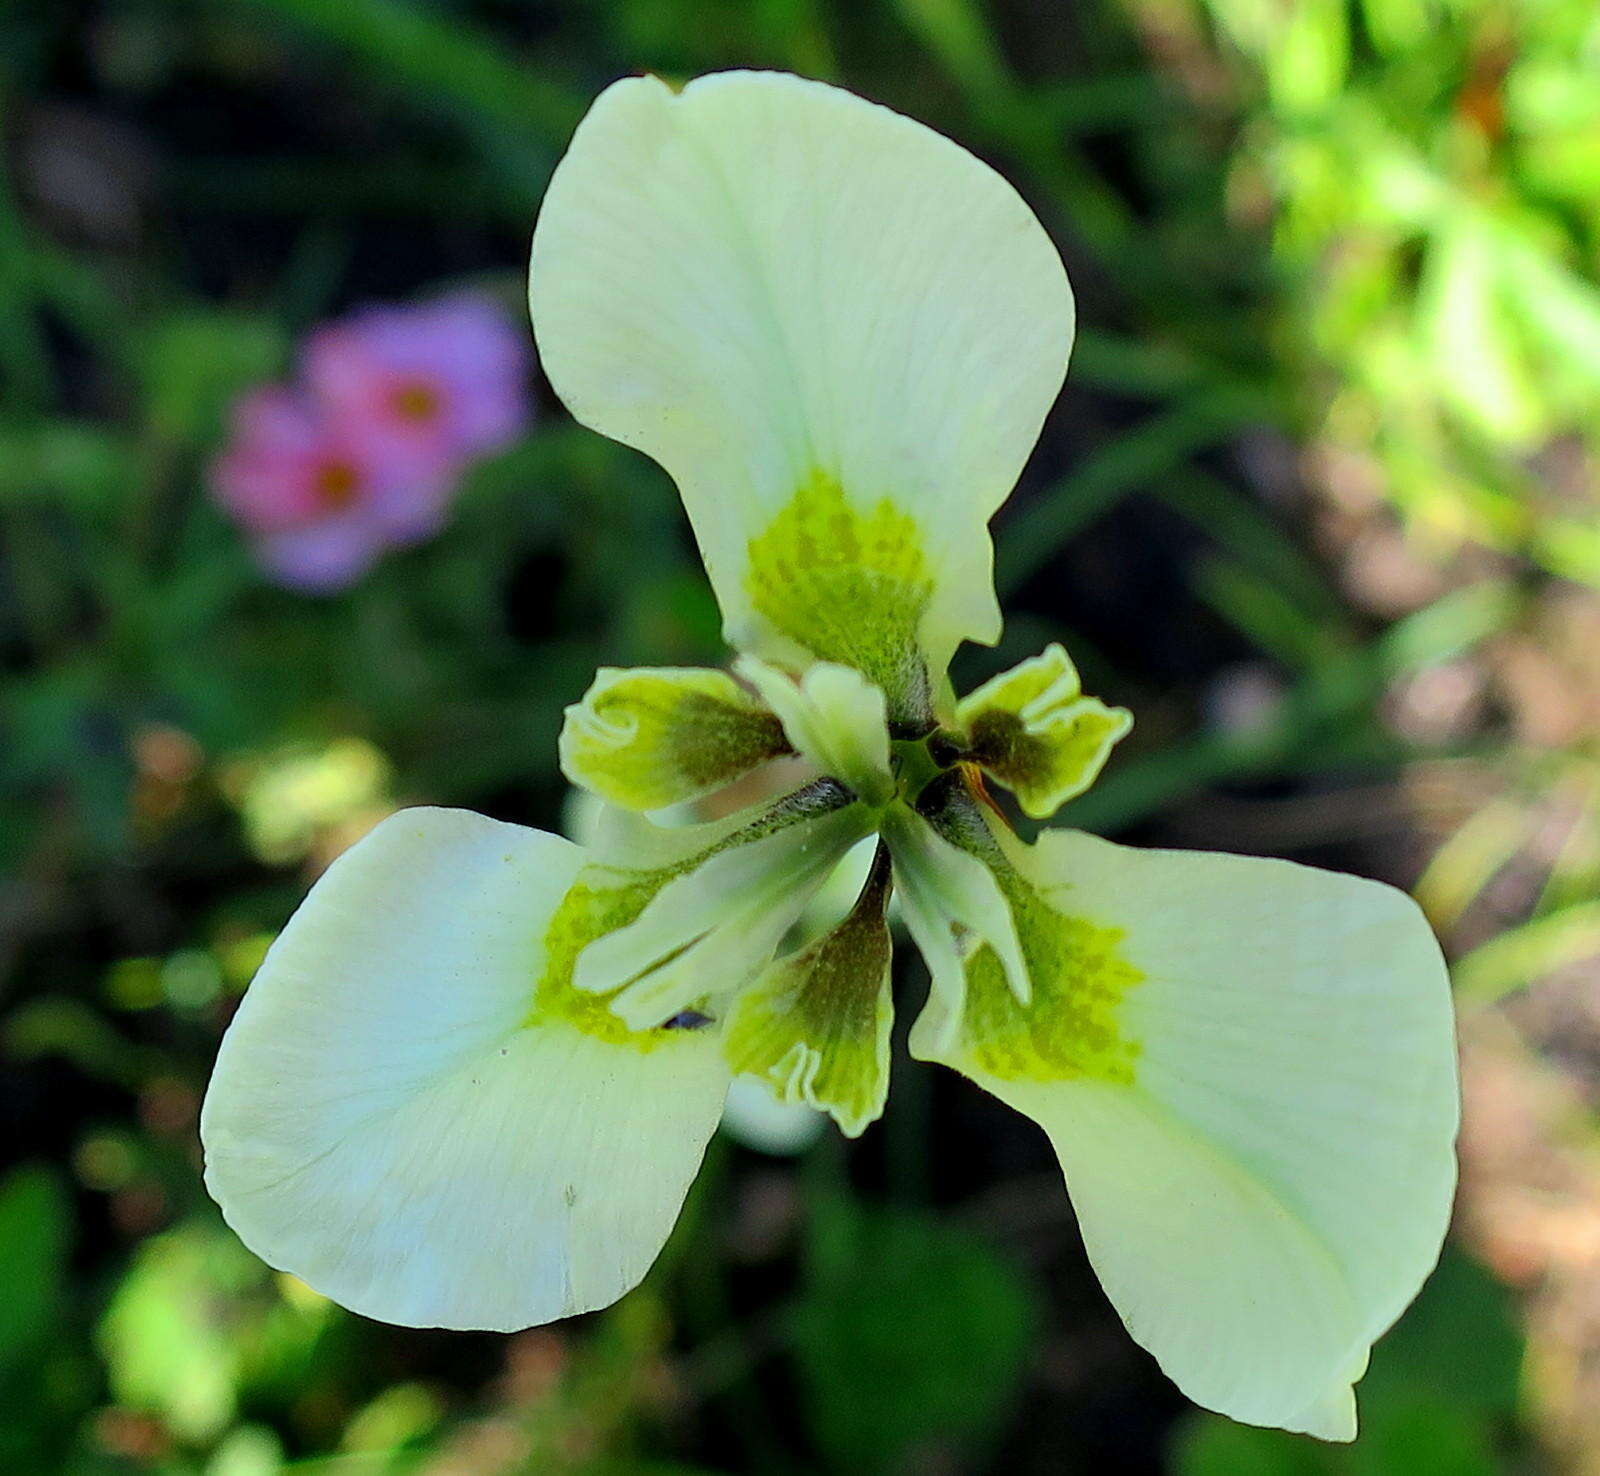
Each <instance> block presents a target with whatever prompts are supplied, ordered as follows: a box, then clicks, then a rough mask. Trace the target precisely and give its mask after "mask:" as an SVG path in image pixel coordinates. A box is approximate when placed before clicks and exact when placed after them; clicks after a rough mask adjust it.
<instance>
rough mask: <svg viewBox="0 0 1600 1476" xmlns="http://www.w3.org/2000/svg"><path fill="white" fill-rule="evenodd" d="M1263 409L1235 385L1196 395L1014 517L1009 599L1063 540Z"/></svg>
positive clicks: (1004, 591)
mask: <svg viewBox="0 0 1600 1476" xmlns="http://www.w3.org/2000/svg"><path fill="white" fill-rule="evenodd" d="M1262 413H1263V402H1262V399H1261V397H1260V396H1259V395H1257V394H1255V393H1253V392H1251V391H1249V390H1246V389H1244V388H1242V387H1229V388H1227V389H1219V390H1212V391H1209V392H1207V393H1204V394H1200V395H1196V396H1195V397H1194V398H1192V399H1190V400H1186V401H1184V402H1183V403H1181V404H1179V405H1175V406H1173V407H1172V408H1171V409H1168V410H1164V411H1162V412H1160V413H1159V414H1156V415H1152V416H1151V417H1150V418H1149V419H1148V420H1146V421H1144V422H1143V423H1142V424H1141V425H1138V426H1136V427H1135V428H1134V429H1133V430H1131V431H1129V432H1128V433H1127V434H1126V435H1123V436H1119V437H1118V438H1117V439H1116V440H1115V441H1113V442H1112V443H1111V444H1110V445H1109V446H1106V447H1104V448H1103V449H1102V450H1100V451H1099V452H1097V453H1096V454H1095V455H1094V456H1091V457H1090V458H1089V459H1088V460H1087V461H1085V462H1084V463H1082V464H1081V465H1080V466H1078V467H1076V468H1074V469H1073V470H1072V471H1071V472H1069V473H1067V475H1066V476H1064V477H1062V478H1061V479H1060V480H1059V481H1057V482H1056V483H1054V484H1053V485H1052V486H1050V487H1047V488H1046V489H1045V490H1044V491H1043V492H1042V493H1041V494H1040V495H1039V496H1038V497H1037V498H1036V499H1035V500H1034V501H1033V502H1032V503H1031V504H1030V505H1028V506H1026V507H1024V508H1022V509H1021V510H1020V511H1018V512H1017V513H1016V514H1014V515H1013V516H1012V517H1011V518H1010V519H1009V520H1008V521H1007V523H1006V525H1005V527H1004V528H1003V530H1002V533H1001V538H1000V546H999V548H998V549H997V550H996V553H995V584H996V586H997V587H998V589H999V591H1000V594H1001V595H1002V597H1004V596H1006V595H1009V594H1014V593H1015V592H1016V591H1017V589H1018V588H1019V587H1020V586H1021V585H1023V584H1025V583H1026V582H1027V581H1028V580H1029V579H1030V578H1032V576H1033V575H1035V574H1037V573H1038V572H1039V571H1040V570H1041V569H1043V568H1044V567H1045V565H1046V564H1047V563H1049V561H1050V558H1051V556H1052V555H1053V554H1054V553H1055V551H1056V549H1057V548H1059V547H1060V546H1061V544H1062V543H1064V542H1065V541H1066V540H1067V539H1068V538H1070V537H1072V536H1073V534H1075V533H1077V532H1079V531H1081V530H1082V529H1083V528H1085V527H1087V526H1088V525H1089V524H1090V523H1092V522H1093V521H1094V520H1095V519H1096V518H1099V517H1101V516H1103V515H1104V514H1105V513H1107V512H1109V511H1110V510H1111V509H1112V508H1113V507H1114V506H1115V505H1116V504H1117V503H1118V502H1119V501H1121V499H1122V498H1123V497H1125V496H1127V495H1128V494H1129V493H1131V492H1138V491H1141V490H1144V489H1146V488H1148V487H1149V486H1150V484H1152V483H1153V482H1156V481H1158V480H1161V479H1164V478H1166V477H1169V476H1171V475H1172V473H1173V471H1174V470H1175V468H1177V467H1178V466H1180V465H1181V464H1182V463H1183V462H1184V461H1185V460H1186V459H1187V458H1188V457H1190V456H1192V455H1193V454H1194V453H1195V452H1197V451H1200V450H1203V449H1204V448H1206V447H1207V446H1212V445H1215V444H1216V443H1217V442H1218V441H1221V440H1224V439H1226V438H1227V437H1228V436H1229V435H1231V434H1233V433H1234V432H1235V431H1237V430H1238V429H1239V427H1240V426H1241V425H1244V424H1246V423H1248V422H1249V421H1251V420H1254V419H1258V418H1260V416H1261V415H1262Z"/></svg>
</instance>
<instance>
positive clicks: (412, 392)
mask: <svg viewBox="0 0 1600 1476" xmlns="http://www.w3.org/2000/svg"><path fill="white" fill-rule="evenodd" d="M390 403H391V404H392V405H393V406H394V411H395V414H396V415H398V416H399V417H400V418H401V419H402V420H409V421H411V422H412V423H413V424H414V425H424V424H426V423H427V422H428V421H430V420H432V419H433V418H434V417H435V416H437V415H438V413H439V395H438V392H437V391H436V390H435V389H434V388H433V387H432V386H431V385H429V384H425V383H423V382H422V381H421V380H417V379H414V380H411V381H410V382H409V383H407V384H403V385H401V386H400V387H399V388H398V389H396V390H395V392H394V394H393V396H392V397H391V399H390Z"/></svg>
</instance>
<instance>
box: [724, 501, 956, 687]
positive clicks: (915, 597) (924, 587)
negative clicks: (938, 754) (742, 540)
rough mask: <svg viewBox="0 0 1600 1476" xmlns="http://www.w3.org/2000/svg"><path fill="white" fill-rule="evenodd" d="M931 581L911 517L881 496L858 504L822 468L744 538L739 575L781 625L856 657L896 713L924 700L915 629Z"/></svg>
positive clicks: (790, 633)
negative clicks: (744, 565)
mask: <svg viewBox="0 0 1600 1476" xmlns="http://www.w3.org/2000/svg"><path fill="white" fill-rule="evenodd" d="M933 583H934V581H933V574H932V571H931V568H930V565H929V562H928V558H927V555H926V553H925V551H924V548H923V543H922V538H921V534H920V532H919V530H918V528H917V524H916V521H915V520H914V519H913V518H912V517H911V516H910V515H909V514H907V513H905V512H903V511H902V510H901V509H900V508H898V507H896V506H895V504H894V503H893V502H892V501H890V500H889V499H888V498H884V499H883V500H882V501H880V502H879V503H878V504H877V505H876V506H875V507H873V508H872V510H871V511H870V512H866V513H862V512H859V511H857V509H856V508H855V507H853V506H852V505H851V504H850V502H849V501H848V500H847V499H846V497H845V494H844V489H843V488H842V487H841V486H840V485H839V483H838V481H837V480H835V479H834V478H833V477H831V476H828V475H827V474H826V473H824V472H821V471H818V472H814V473H813V474H812V477H811V480H810V481H808V482H807V483H806V484H805V485H804V486H802V487H801V488H800V490H799V491H798V492H796V493H795V495H794V497H793V498H792V499H791V500H790V502H789V503H788V505H787V506H786V507H784V508H783V510H782V511H781V512H779V514H778V515H777V517H775V518H774V519H773V520H772V522H771V523H770V524H769V525H768V527H767V529H766V531H765V532H763V533H761V534H759V535H758V536H757V537H755V538H752V539H751V540H750V546H749V567H748V569H747V571H746V574H745V585H746V592H747V593H748V595H749V597H750V602H751V604H752V605H753V606H754V607H755V609H756V611H757V613H758V614H759V615H761V616H762V618H763V619H765V620H766V621H767V622H768V623H769V624H770V625H771V626H772V627H773V629H774V630H776V631H777V632H778V634H780V635H782V636H784V637H785V638H787V639H788V640H790V641H793V642H794V643H795V644H796V645H798V646H801V647H803V648H804V649H805V651H806V652H808V653H809V654H810V655H811V656H813V657H815V658H816V659H818V660H821V661H833V662H837V663H839V664H840V665H842V666H853V667H854V668H855V669H856V670H857V671H859V672H861V673H862V674H863V675H865V676H866V677H867V678H868V679H869V680H870V681H872V682H873V683H875V684H876V685H877V686H879V687H881V688H882V689H883V691H884V693H885V695H886V696H887V697H888V699H889V708H890V716H891V717H896V718H911V717H920V716H922V715H923V713H922V709H925V708H926V706H927V693H928V673H927V670H926V667H925V666H924V664H923V661H922V657H921V655H920V653H919V648H918V642H917V634H918V627H919V626H920V624H921V621H922V615H923V612H924V611H925V610H926V609H927V606H928V601H929V600H930V599H931V598H932V595H933Z"/></svg>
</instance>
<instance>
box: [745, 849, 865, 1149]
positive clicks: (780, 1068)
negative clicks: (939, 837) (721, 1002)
mask: <svg viewBox="0 0 1600 1476" xmlns="http://www.w3.org/2000/svg"><path fill="white" fill-rule="evenodd" d="M889 874H890V873H889V853H888V850H887V848H886V847H884V846H883V845H882V844H881V843H880V845H879V847H878V852H877V855H876V856H875V857H874V859H873V864H872V871H871V873H870V874H869V876H868V878H867V881H866V884H865V886H864V887H863V888H862V891H861V896H860V898H859V900H858V901H857V902H856V905H855V907H854V908H853V909H852V910H851V912H850V914H849V916H848V917H846V918H845V920H844V921H843V922H842V923H840V924H839V926H838V927H836V928H835V929H834V930H833V931H832V932H830V933H828V934H826V935H825V936H824V937H822V938H820V939H818V940H817V941H816V942H815V943H813V944H812V945H811V946H810V947H808V948H804V949H802V950H801V951H800V952H798V953H795V954H792V955H790V956H789V957H788V958H782V959H779V960H778V961H777V962H776V963H774V964H773V965H772V967H771V968H769V969H768V970H767V972H766V973H765V974H763V975H762V976H761V978H760V979H758V980H757V981H756V982H755V983H754V984H752V985H750V986H749V987H748V988H746V989H745V990H743V991H742V992H741V993H740V994H739V996H738V998H737V1000H736V1001H735V1004H734V1007H733V1010H732V1013H731V1014H730V1016H729V1019H728V1032H727V1035H726V1036H725V1038H724V1041H723V1052H724V1055H725V1057H726V1059H727V1062H728V1066H729V1069H730V1070H732V1071H734V1072H736V1073H740V1074H748V1075H752V1076H759V1077H761V1078H762V1079H763V1080H764V1081H766V1082H767V1084H768V1085H769V1086H770V1087H771V1088H772V1089H773V1092H774V1093H775V1095H776V1096H777V1097H778V1099H779V1100H780V1101H782V1102H803V1103H806V1104H807V1105H809V1106H812V1107H815V1108H818V1109H819V1110H821V1111H825V1112H828V1113H831V1114H832V1116H833V1118H834V1119H835V1121H837V1122H838V1124H839V1126H840V1128H841V1129H842V1130H843V1131H844V1132H845V1134H846V1135H847V1136H849V1137H855V1136H856V1135H857V1134H859V1133H860V1132H861V1131H862V1130H863V1129H864V1128H865V1127H866V1126H867V1125H868V1124H869V1123H871V1122H873V1121H874V1120H875V1119H876V1118H877V1117H878V1116H879V1114H880V1113H881V1112H882V1111H883V1103H884V1098H885V1096H886V1095H887V1093H888V1089H889V1028H890V1024H891V1021H892V1015H893V1009H892V1005H891V1001H890V993H889V964H890V951H891V945H890V939H889V925H888V921H887V919H886V917H885V915H884V908H885V906H886V904H887V902H888V896H889Z"/></svg>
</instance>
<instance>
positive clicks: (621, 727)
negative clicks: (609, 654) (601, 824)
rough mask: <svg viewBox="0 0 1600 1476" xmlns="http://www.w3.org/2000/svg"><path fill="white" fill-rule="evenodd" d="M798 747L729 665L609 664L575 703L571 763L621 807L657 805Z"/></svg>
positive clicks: (565, 767)
mask: <svg viewBox="0 0 1600 1476" xmlns="http://www.w3.org/2000/svg"><path fill="white" fill-rule="evenodd" d="M788 749H789V744H788V741H787V739H785V737H784V733H783V725H782V724H781V723H780V722H779V721H778V719H777V718H776V717H775V716H773V714H772V713H770V712H768V711H766V709H765V708H763V707H762V705H761V704H760V703H759V702H757V701H756V700H755V698H753V697H752V696H750V694H749V693H748V692H746V691H745V690H744V689H743V688H742V687H741V686H740V685H739V684H738V683H737V682H736V681H734V680H733V678H732V677H730V676H729V675H728V674H727V673H726V672H723V671H709V670H698V669H693V668H674V667H662V668H652V669H640V670H636V671H626V670H620V669H618V668H616V667H604V668H602V669H601V671H600V672H599V674H598V675H597V676H596V677H595V680H594V684H593V685H592V686H591V687H590V688H589V690H588V692H587V693H585V694H584V698H583V701H582V702H578V703H574V704H573V705H572V706H571V707H569V708H568V709H567V718H566V723H565V724H564V726H563V727H562V729H561V770H562V772H563V773H564V774H565V775H566V776H567V778H568V779H570V780H571V781H572V782H573V783H574V784H581V785H582V786H583V787H584V788H585V789H589V790H592V791H593V792H594V793H595V794H598V795H600V796H601V798H603V799H608V800H610V801H611V802H612V804H616V805H622V806H624V807H625V808H627V809H631V810H656V809H662V808H664V807H666V806H667V805H675V804H679V803H682V802H683V801H685V800H691V799H697V798H699V797H700V796H701V795H703V794H709V793H710V792H711V791H712V790H714V789H720V788H721V787H722V786H723V785H725V784H731V783H732V782H733V781H734V780H735V779H737V778H739V776H740V775H741V774H746V773H748V772H749V771H750V770H751V769H753V768H755V767H756V766H757V765H758V764H762V763H765V762H766V761H767V760H768V759H770V758H774V757H776V756H777V755H778V754H781V753H786V752H787V751H788Z"/></svg>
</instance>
